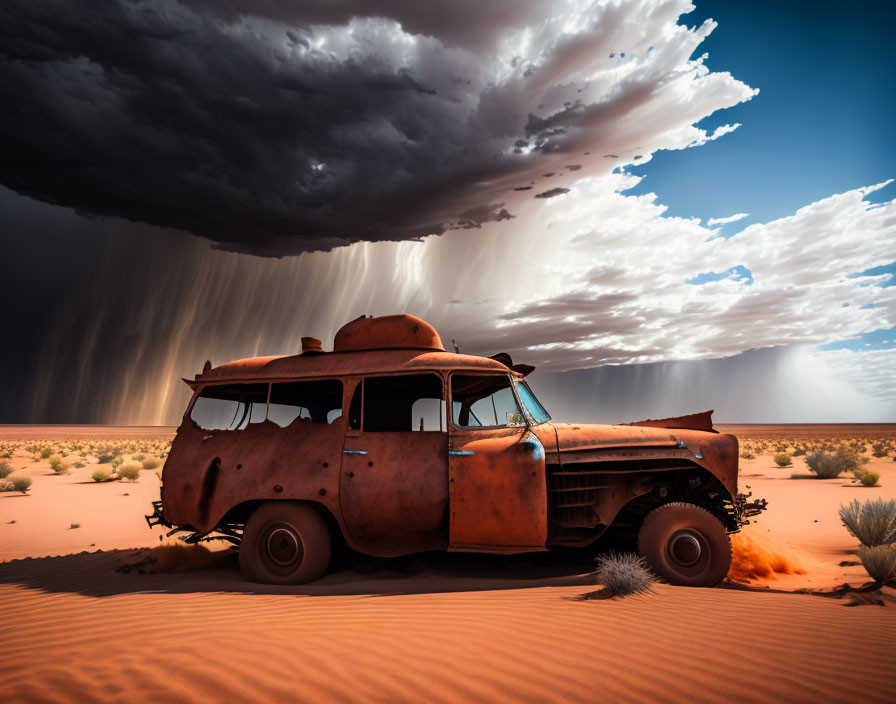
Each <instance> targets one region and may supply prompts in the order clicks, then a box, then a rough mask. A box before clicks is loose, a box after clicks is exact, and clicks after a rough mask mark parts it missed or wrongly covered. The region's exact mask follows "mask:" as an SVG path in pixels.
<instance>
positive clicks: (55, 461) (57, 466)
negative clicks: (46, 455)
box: [49, 455, 68, 474]
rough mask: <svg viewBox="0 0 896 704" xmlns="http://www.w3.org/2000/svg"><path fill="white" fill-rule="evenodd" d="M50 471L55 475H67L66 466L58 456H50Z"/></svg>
mask: <svg viewBox="0 0 896 704" xmlns="http://www.w3.org/2000/svg"><path fill="white" fill-rule="evenodd" d="M49 461H50V469H52V470H53V471H54V472H56V474H68V465H67V464H66V463H65V461H64V460H63V459H62V457H61V456H60V455H52V456H51V457H50V460H49Z"/></svg>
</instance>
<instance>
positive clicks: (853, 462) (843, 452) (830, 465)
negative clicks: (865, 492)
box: [806, 446, 862, 479]
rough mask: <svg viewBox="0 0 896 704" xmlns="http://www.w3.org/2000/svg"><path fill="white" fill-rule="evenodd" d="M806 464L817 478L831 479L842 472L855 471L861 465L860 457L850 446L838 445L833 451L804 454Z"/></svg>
mask: <svg viewBox="0 0 896 704" xmlns="http://www.w3.org/2000/svg"><path fill="white" fill-rule="evenodd" d="M806 466H807V467H808V468H809V470H810V471H812V472H815V474H817V475H818V477H819V479H833V478H835V477H839V476H840V475H841V474H842V473H843V472H855V471H856V470H859V469H861V467H862V458H861V457H860V456H859V454H858V452H856V451H855V450H854V449H853V448H851V447H846V446H840V447H838V448H837V450H836V451H835V452H824V451H821V452H814V453H812V454H811V455H806Z"/></svg>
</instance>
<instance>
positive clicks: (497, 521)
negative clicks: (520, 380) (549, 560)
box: [448, 373, 547, 553]
mask: <svg viewBox="0 0 896 704" xmlns="http://www.w3.org/2000/svg"><path fill="white" fill-rule="evenodd" d="M449 381H450V385H451V397H450V398H451V407H452V413H451V423H450V429H449V446H448V486H449V494H450V531H449V547H450V549H452V550H459V551H482V552H508V553H511V552H528V551H530V550H544V549H545V541H546V540H547V487H546V479H545V453H544V447H543V446H542V444H541V442H540V441H539V440H538V438H537V437H536V436H535V434H534V433H533V432H531V431H530V430H529V429H528V427H527V426H526V425H525V423H524V421H523V415H522V412H521V410H520V407H519V404H518V402H517V400H516V396H515V395H514V391H513V387H512V384H511V382H510V378H509V377H508V376H507V375H494V374H493V375H472V374H460V373H453V374H452V375H451V376H450V377H449Z"/></svg>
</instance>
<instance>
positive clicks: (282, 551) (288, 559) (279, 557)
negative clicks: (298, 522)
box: [265, 524, 302, 567]
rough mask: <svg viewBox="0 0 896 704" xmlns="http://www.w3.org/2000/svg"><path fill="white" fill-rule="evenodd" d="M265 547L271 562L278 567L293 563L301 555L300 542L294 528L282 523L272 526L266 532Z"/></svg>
mask: <svg viewBox="0 0 896 704" xmlns="http://www.w3.org/2000/svg"><path fill="white" fill-rule="evenodd" d="M265 548H266V551H267V553H268V557H270V558H271V562H273V563H274V564H276V565H279V566H280V567H287V566H288V565H291V564H294V563H295V562H297V561H298V560H300V559H301V556H302V543H301V541H300V540H299V536H298V535H297V534H296V531H295V529H293V527H292V526H286V525H283V524H280V525H277V526H274V527H273V528H272V529H271V530H270V531H269V532H268V538H267V541H266V542H265Z"/></svg>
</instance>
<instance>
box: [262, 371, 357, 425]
mask: <svg viewBox="0 0 896 704" xmlns="http://www.w3.org/2000/svg"><path fill="white" fill-rule="evenodd" d="M341 417H342V382H341V381H339V380H338V379H324V380H321V381H289V382H275V383H274V384H272V385H271V403H270V405H269V407H268V420H270V421H272V422H274V423H276V424H277V425H279V426H280V427H281V428H285V427H286V426H287V425H290V424H291V423H293V422H295V421H296V419H298V421H299V422H300V423H322V424H326V423H333V422H335V421H336V420H338V419H339V418H341Z"/></svg>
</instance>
